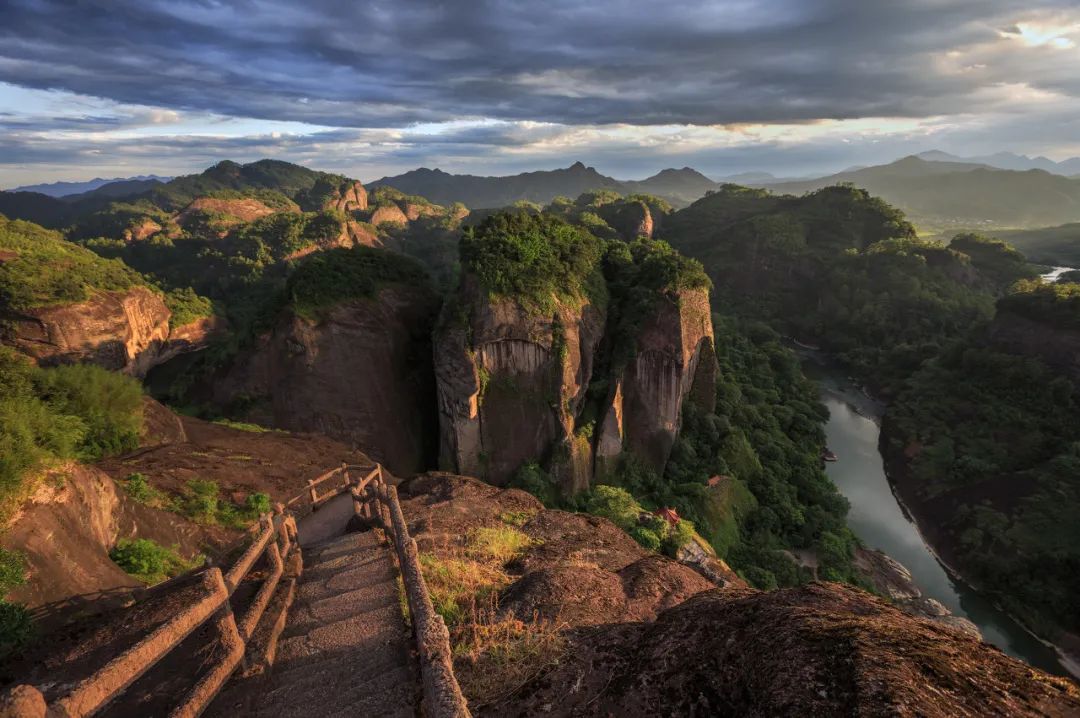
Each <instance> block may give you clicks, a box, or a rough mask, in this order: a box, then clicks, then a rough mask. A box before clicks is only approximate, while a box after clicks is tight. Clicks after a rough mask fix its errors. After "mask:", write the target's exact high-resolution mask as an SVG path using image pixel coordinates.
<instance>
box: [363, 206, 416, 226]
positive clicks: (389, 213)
mask: <svg viewBox="0 0 1080 718" xmlns="http://www.w3.org/2000/svg"><path fill="white" fill-rule="evenodd" d="M367 221H368V223H369V224H372V225H374V226H376V227H378V226H379V225H381V224H402V225H404V224H408V223H409V217H408V215H406V214H405V213H404V212H403V211H401V207H398V206H397V205H396V204H384V205H382V206H380V207H376V208H375V209H374V210H373V211H372V213H371V216H370V217H368V220H367Z"/></svg>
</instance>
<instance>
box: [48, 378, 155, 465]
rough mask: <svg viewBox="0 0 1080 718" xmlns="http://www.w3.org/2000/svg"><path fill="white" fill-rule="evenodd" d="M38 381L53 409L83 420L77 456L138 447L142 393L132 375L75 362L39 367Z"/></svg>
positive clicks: (94, 457)
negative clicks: (84, 426)
mask: <svg viewBox="0 0 1080 718" xmlns="http://www.w3.org/2000/svg"><path fill="white" fill-rule="evenodd" d="M37 384H38V391H39V394H40V395H41V397H42V398H43V399H44V400H45V402H46V403H47V404H48V405H49V406H50V407H51V408H52V409H53V410H55V411H56V412H57V413H59V414H68V415H74V416H77V417H79V418H80V419H82V420H83V422H85V425H86V434H85V436H84V437H83V440H82V442H81V443H80V445H79V458H81V459H85V460H90V461H93V460H97V459H100V458H102V457H104V456H113V455H116V454H120V453H124V452H126V451H131V450H133V449H136V448H138V446H139V434H140V433H141V432H142V426H143V414H142V399H143V395H142V387H140V386H139V383H138V382H137V381H135V380H134V379H132V378H131V377H128V376H125V375H123V374H118V373H115V372H110V371H107V370H105V369H102V368H101V367H98V366H94V365H92V364H78V365H75V366H61V367H56V368H54V369H47V370H43V371H40V372H38V374H37Z"/></svg>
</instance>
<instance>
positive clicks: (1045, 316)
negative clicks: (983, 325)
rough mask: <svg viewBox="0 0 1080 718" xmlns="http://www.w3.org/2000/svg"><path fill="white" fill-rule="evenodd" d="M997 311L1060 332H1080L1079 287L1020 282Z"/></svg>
mask: <svg viewBox="0 0 1080 718" xmlns="http://www.w3.org/2000/svg"><path fill="white" fill-rule="evenodd" d="M998 311H999V312H1011V313H1013V314H1018V315H1020V316H1022V317H1027V318H1028V319H1031V320H1032V321H1035V322H1039V323H1041V324H1045V325H1047V326H1049V327H1053V328H1054V329H1058V330H1077V329H1080V284H1074V283H1071V282H1064V283H1062V282H1058V283H1054V284H1048V283H1046V282H1043V281H1041V280H1025V281H1021V282H1017V284H1016V285H1015V286H1014V287H1013V289H1012V291H1010V292H1009V293H1008V294H1007V295H1005V296H1004V297H1002V298H1001V300H999V301H998Z"/></svg>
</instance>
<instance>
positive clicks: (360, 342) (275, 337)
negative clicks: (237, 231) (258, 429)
mask: <svg viewBox="0 0 1080 718" xmlns="http://www.w3.org/2000/svg"><path fill="white" fill-rule="evenodd" d="M438 307H439V302H438V297H437V296H435V295H434V293H432V292H431V291H430V290H428V289H425V288H410V287H402V286H393V287H388V288H385V289H383V290H382V291H380V292H379V293H378V295H377V297H376V298H373V299H357V300H351V301H347V302H342V303H340V304H338V305H336V306H334V307H331V308H329V309H328V310H327V311H326V312H325V314H324V315H323V316H321V317H320V318H319V319H317V320H313V319H308V318H305V317H301V316H298V315H296V314H294V313H293V312H291V311H286V312H285V313H284V314H283V315H282V316H281V317H280V318H279V320H278V322H277V325H276V326H275V328H274V330H273V332H272V333H271V334H270V335H269V336H267V337H265V338H264V339H263V340H262V342H261V343H260V346H259V347H258V348H257V349H256V350H254V351H253V352H250V353H249V354H247V355H246V356H245V357H243V358H242V359H241V360H240V361H239V362H238V363H237V365H236V366H235V367H234V368H233V369H232V370H231V371H230V373H229V375H228V376H227V377H225V378H224V379H223V380H222V381H221V382H220V383H219V385H218V387H217V389H216V392H215V400H216V401H217V402H218V403H219V404H222V405H228V404H230V403H236V401H237V400H247V401H250V400H251V399H253V398H259V397H261V398H262V401H261V403H259V404H258V405H256V407H255V408H254V411H255V412H256V413H254V414H253V415H252V417H251V418H253V419H256V420H260V421H264V422H266V423H268V424H270V425H272V426H276V427H279V428H282V429H289V430H293V431H307V432H315V433H319V434H323V435H325V436H329V437H333V438H335V439H338V440H340V441H343V442H346V443H352V444H353V445H356V446H359V447H362V448H363V449H365V450H366V451H368V452H369V453H370V454H371V455H372V456H373V457H375V458H376V459H378V460H380V461H382V462H384V463H385V464H386V465H387V466H388V467H389V468H390V470H391V471H393V472H395V473H398V474H406V475H407V474H413V473H416V472H417V471H420V470H422V469H424V468H427V467H428V466H429V465H430V464H431V463H433V461H434V456H435V437H436V435H437V429H436V418H435V387H434V376H433V374H432V369H431V359H430V357H431V344H430V335H431V329H432V326H433V324H434V321H435V317H436V315H437V313H438Z"/></svg>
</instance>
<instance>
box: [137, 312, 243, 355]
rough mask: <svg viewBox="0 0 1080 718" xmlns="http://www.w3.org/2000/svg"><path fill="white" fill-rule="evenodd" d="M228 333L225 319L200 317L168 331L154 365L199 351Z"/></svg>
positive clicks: (214, 316) (227, 324) (220, 317)
mask: <svg viewBox="0 0 1080 718" xmlns="http://www.w3.org/2000/svg"><path fill="white" fill-rule="evenodd" d="M228 331H229V322H228V320H227V319H225V317H222V316H218V315H216V314H215V315H213V316H209V317H200V318H199V319H196V320H195V321H193V322H190V323H188V324H184V325H182V326H179V327H172V328H171V329H170V330H169V339H168V341H167V342H166V343H165V346H164V347H162V350H161V352H160V353H159V354H158V356H157V357H156V359H155V361H154V363H155V364H163V363H165V362H167V361H169V360H170V359H172V358H173V357H175V356H177V355H178V354H185V353H187V352H194V351H199V350H200V349H205V348H206V347H207V346H209V345H210V342H211V341H213V340H214V339H216V338H218V337H221V336H224V335H225V334H226V333H227V332H228Z"/></svg>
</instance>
